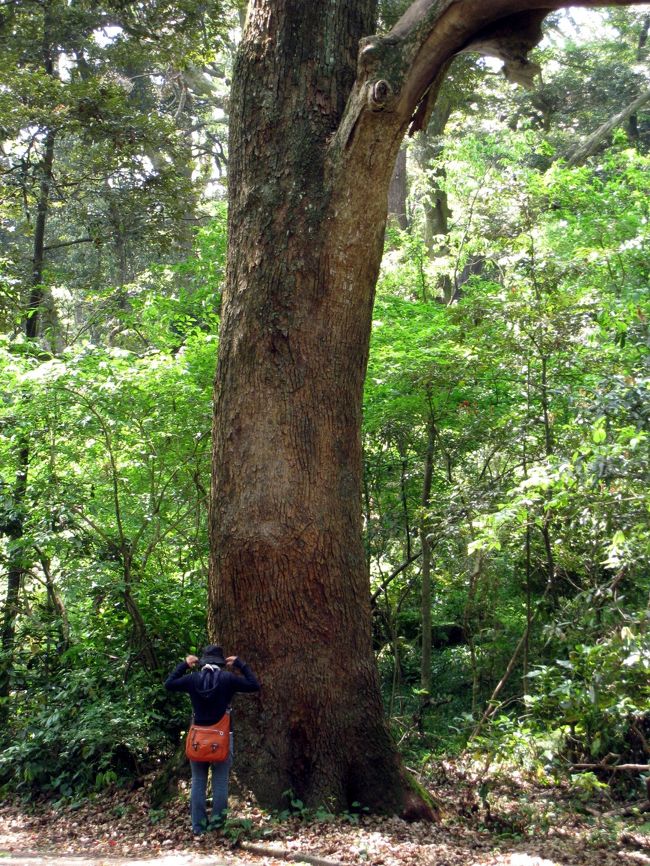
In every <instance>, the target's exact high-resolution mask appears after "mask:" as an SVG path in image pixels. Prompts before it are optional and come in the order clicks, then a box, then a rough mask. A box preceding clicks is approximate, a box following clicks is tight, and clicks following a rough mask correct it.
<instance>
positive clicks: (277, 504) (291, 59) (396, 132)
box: [209, 0, 598, 816]
mask: <svg viewBox="0 0 650 866" xmlns="http://www.w3.org/2000/svg"><path fill="white" fill-rule="evenodd" d="M564 5H568V4H567V3H565V2H561V0H560V2H558V0H533V2H523V0H494V2H491V3H484V2H483V0H437V2H433V0H417V2H415V3H413V4H412V5H411V7H410V8H409V9H408V11H407V12H406V14H405V15H404V16H403V17H402V18H401V19H400V21H399V22H398V23H397V24H396V25H395V27H394V28H393V29H392V30H391V31H390V33H388V34H387V35H386V36H383V37H379V36H370V37H368V38H362V37H364V36H366V35H367V34H369V33H372V28H373V23H374V12H375V9H374V6H375V3H374V0H355V2H350V0H311V2H310V3H304V2H302V0H252V2H251V4H250V6H249V12H248V18H247V22H246V27H245V30H244V34H243V39H242V43H241V47H240V51H239V55H238V59H237V63H236V69H235V74H234V79H233V92H232V99H231V107H232V113H231V140H230V148H229V153H230V164H229V190H230V193H229V196H230V201H229V232H230V235H229V253H228V268H227V279H226V287H225V292H224V297H223V307H222V323H221V335H220V348H219V363H218V369H217V377H216V384H215V409H214V411H215V416H214V437H213V484H212V495H211V509H210V533H211V549H212V563H211V577H210V608H209V623H210V630H211V633H212V636H213V638H215V639H218V640H219V641H220V642H222V643H223V644H224V646H225V647H226V648H227V651H228V652H236V653H241V654H242V656H244V657H245V658H247V660H248V661H250V662H251V664H252V665H253V667H254V668H255V669H256V671H258V672H259V674H260V677H261V680H262V685H263V688H262V693H261V695H260V697H259V698H257V699H252V700H250V701H242V702H241V703H240V705H239V707H238V708H237V719H236V727H237V738H238V749H237V752H238V758H237V761H238V773H239V775H240V778H242V780H243V781H244V782H245V783H247V784H248V785H249V786H250V787H251V788H252V790H253V792H254V793H255V794H256V795H257V797H258V799H259V800H260V802H262V803H263V804H265V805H270V806H278V805H279V804H281V802H282V794H283V792H284V791H286V790H287V789H291V790H292V791H293V792H295V794H297V795H298V796H299V797H300V799H301V800H303V802H305V803H307V804H309V805H317V804H321V803H322V804H327V805H329V806H331V807H334V808H339V809H340V808H347V807H349V806H350V804H351V803H352V802H353V801H355V800H358V801H360V802H362V803H363V804H365V805H367V806H368V807H369V808H371V809H373V810H378V811H390V812H402V813H406V814H409V812H410V814H411V815H414V814H416V813H419V814H420V815H423V814H428V815H429V816H430V815H431V811H430V810H427V808H426V807H425V806H424V804H423V803H419V804H418V802H416V801H417V799H418V795H417V794H414V792H413V788H412V787H411V785H410V783H409V781H408V779H407V777H406V775H405V774H404V772H403V770H402V767H401V764H400V761H399V758H398V755H397V751H396V748H395V746H394V744H393V742H392V740H391V738H390V735H389V733H388V730H387V727H386V725H385V721H384V714H383V710H382V703H381V697H380V692H379V686H378V678H377V673H376V668H375V663H374V659H373V655H372V648H371V641H370V632H371V629H370V594H369V582H368V574H367V568H366V561H365V556H364V549H363V544H362V538H361V480H362V476H361V446H360V424H361V396H362V387H363V379H364V374H365V370H366V360H367V354H368V342H369V336H370V326H371V314H372V304H373V294H374V287H375V283H376V279H377V275H378V270H379V264H380V259H381V254H382V240H383V234H384V226H385V221H386V209H387V205H386V200H387V190H388V185H389V181H390V177H391V173H392V168H393V164H394V161H395V157H396V155H397V152H398V150H399V146H400V142H401V141H402V138H403V136H404V134H405V132H406V131H407V129H408V128H409V127H411V128H412V129H413V130H415V129H420V128H422V127H423V126H424V125H425V124H426V120H427V118H428V116H429V114H430V111H431V110H432V107H433V104H434V101H435V95H436V92H437V89H438V87H439V84H440V82H441V80H442V76H443V74H444V70H445V69H446V68H447V65H448V63H449V61H450V59H451V58H452V57H453V56H454V55H456V54H457V53H459V52H462V51H467V50H474V49H477V50H481V51H484V52H490V53H493V54H497V55H498V56H500V57H502V58H503V59H504V60H505V61H506V66H508V67H509V73H510V74H511V75H512V76H513V77H518V78H520V79H521V78H525V76H526V70H527V61H526V52H527V50H528V49H529V48H530V47H532V45H534V44H535V43H536V42H537V41H538V39H539V38H540V23H541V20H542V19H543V17H544V16H545V15H546V14H547V13H548V12H549V11H551V10H553V9H556V8H558V7H560V6H564ZM581 5H598V4H596V3H583V4H581ZM360 40H361V41H360Z"/></svg>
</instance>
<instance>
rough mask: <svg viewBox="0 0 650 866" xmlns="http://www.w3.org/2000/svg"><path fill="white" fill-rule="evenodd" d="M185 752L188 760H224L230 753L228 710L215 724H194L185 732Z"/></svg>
mask: <svg viewBox="0 0 650 866" xmlns="http://www.w3.org/2000/svg"><path fill="white" fill-rule="evenodd" d="M185 754H186V755H187V757H188V758H189V759H190V761H211V762H212V761H213V762H218V761H225V760H226V759H227V758H228V755H229V754H230V710H226V712H225V713H224V714H223V716H222V717H221V718H220V719H219V721H218V722H217V723H216V725H208V726H203V725H195V724H194V723H193V722H192V724H191V726H190V729H189V731H188V732H187V740H186V741H185Z"/></svg>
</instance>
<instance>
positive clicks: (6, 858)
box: [0, 849, 244, 866]
mask: <svg viewBox="0 0 650 866" xmlns="http://www.w3.org/2000/svg"><path fill="white" fill-rule="evenodd" d="M0 858H1V859H0V862H1V863H2V864H3V866H238V863H241V864H242V866H244V864H243V861H241V860H240V861H237V860H234V859H228V860H223V859H222V858H220V857H215V856H214V855H207V854H192V853H188V854H178V853H175V854H166V855H162V856H158V857H147V858H142V859H140V860H134V859H131V858H127V857H84V856H83V854H38V853H36V852H32V853H25V854H15V853H12V852H5V851H2V850H1V849H0Z"/></svg>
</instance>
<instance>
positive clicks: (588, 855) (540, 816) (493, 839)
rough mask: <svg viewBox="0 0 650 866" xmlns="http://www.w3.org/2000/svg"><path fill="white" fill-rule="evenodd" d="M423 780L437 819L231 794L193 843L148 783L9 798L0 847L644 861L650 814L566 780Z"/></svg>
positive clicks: (398, 862) (454, 865) (241, 858)
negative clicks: (81, 794) (285, 810)
mask: <svg viewBox="0 0 650 866" xmlns="http://www.w3.org/2000/svg"><path fill="white" fill-rule="evenodd" d="M423 781H424V782H426V783H427V785H428V786H429V787H430V789H431V790H432V791H433V792H434V793H435V794H436V796H437V797H438V798H439V799H440V801H441V802H442V804H443V811H444V815H443V819H442V821H441V822H440V823H439V824H435V825H429V824H423V823H416V824H407V823H406V822H404V821H402V820H400V819H399V818H394V817H393V818H377V817H372V816H363V815H362V816H360V817H358V819H357V816H351V815H350V816H347V820H346V818H345V817H343V818H342V817H337V818H333V817H331V816H324V815H322V816H321V820H316V819H315V818H314V816H313V815H309V816H308V815H305V816H302V817H291V818H289V819H285V820H278V819H277V818H274V816H272V815H269V814H268V813H266V812H263V811H261V810H259V809H256V808H255V807H254V806H253V805H252V804H251V803H249V802H247V801H246V800H245V799H244V798H240V799H236V798H233V801H232V802H231V818H230V820H229V824H228V826H227V828H226V831H225V832H223V831H215V832H212V833H208V834H206V836H204V837H202V838H201V840H200V841H196V840H194V839H193V837H192V834H191V832H190V826H189V816H188V803H187V799H188V792H187V790H186V789H183V788H182V789H181V791H180V792H179V796H178V797H177V798H175V799H174V800H172V801H170V802H169V803H168V804H167V805H166V807H165V808H164V809H152V807H151V805H150V802H149V786H150V781H149V780H145V784H144V785H143V786H141V787H139V788H137V789H135V790H130V791H127V790H125V789H119V788H116V789H113V790H110V791H103V792H101V793H100V794H97V795H96V796H95V797H94V798H93V799H92V800H87V801H84V802H82V803H78V804H72V805H70V804H66V805H59V806H58V807H54V806H53V805H51V804H48V803H44V802H43V803H31V804H27V805H25V804H21V803H19V802H18V801H15V802H9V803H6V804H4V805H3V806H0V850H2V851H5V852H11V853H19V852H26V851H32V852H34V851H38V852H41V853H48V854H60V855H70V854H81V853H83V854H85V855H96V856H99V857H105V856H111V855H113V856H120V857H127V858H134V859H139V860H140V859H142V858H144V857H152V858H155V857H159V856H160V855H163V854H165V855H170V854H182V853H188V854H189V853H193V854H195V853H197V852H198V851H200V852H202V853H209V854H213V855H215V856H217V855H218V857H219V858H220V859H221V860H222V861H224V862H227V863H230V864H232V866H235V864H246V866H249V864H257V866H281V864H283V863H284V862H285V857H287V856H290V858H291V860H292V861H293V862H298V861H299V858H300V856H301V855H307V856H309V857H312V858H314V861H315V860H317V859H322V860H329V861H332V862H336V863H343V864H347V863H350V864H352V863H355V864H368V866H415V864H422V866H429V864H430V866H434V864H435V866H650V834H649V832H650V823H649V822H648V818H647V816H646V817H644V816H643V815H640V816H638V817H634V816H632V817H625V818H624V819H616V818H612V817H604V816H599V814H598V812H599V811H600V812H602V813H604V812H606V811H607V810H608V809H609V810H611V805H612V804H611V803H606V802H600V803H595V804H594V803H590V804H586V803H580V802H578V801H576V799H575V795H574V796H573V797H572V796H571V793H570V791H569V790H568V789H567V788H566V787H562V786H548V785H547V786H543V785H540V784H535V783H532V782H530V781H527V780H525V779H523V778H520V777H516V776H514V777H510V778H505V777H503V776H498V775H495V774H494V773H493V774H492V775H491V776H490V777H489V778H485V777H477V776H476V775H473V774H472V773H471V772H469V771H467V769H465V770H464V771H463V770H462V769H461V768H460V767H459V766H457V765H455V764H453V763H451V762H444V763H441V764H438V765H436V767H435V768H432V770H431V773H430V775H429V777H428V778H427V779H423ZM590 813H591V814H590ZM357 820H358V823H357ZM239 843H242V844H241V845H240V844H239ZM247 846H250V847H252V848H254V849H255V850H256V851H257V853H252V851H251V850H246V847H247ZM272 851H273V852H275V851H277V852H278V854H277V855H276V854H273V853H271V852H272Z"/></svg>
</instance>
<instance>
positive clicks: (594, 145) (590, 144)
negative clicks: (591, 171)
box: [567, 89, 650, 166]
mask: <svg viewBox="0 0 650 866" xmlns="http://www.w3.org/2000/svg"><path fill="white" fill-rule="evenodd" d="M646 102H650V89H648V90H644V91H643V93H640V94H639V95H638V96H637V97H636V99H634V100H633V101H632V102H630V104H629V105H626V106H625V108H624V109H623V110H622V111H619V112H618V113H617V114H615V115H614V116H613V117H610V118H609V120H606V121H605V123H603V124H601V125H600V126H599V127H598V129H597V130H596V131H595V132H594V133H592V134H591V135H590V136H589V137H588V138H587V139H585V141H583V142H582V143H581V144H579V145H578V147H576V148H575V150H574V151H573V152H572V153H571V155H570V156H569V158H568V159H567V165H569V166H574V165H582V163H583V162H584V161H585V160H586V159H587V158H588V157H590V156H591V155H592V154H593V153H595V152H596V151H597V150H598V148H599V146H600V144H601V142H602V141H604V139H606V138H607V136H608V135H609V134H610V133H611V132H613V131H614V130H615V129H616V128H617V127H618V126H620V125H621V124H622V123H624V122H625V121H626V120H627V119H628V117H630V116H631V115H632V114H634V112H635V111H638V110H639V108H641V107H642V106H643V105H645V104H646Z"/></svg>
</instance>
